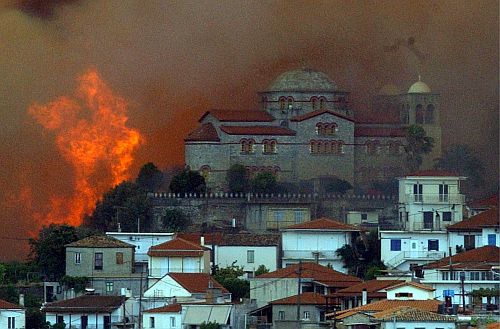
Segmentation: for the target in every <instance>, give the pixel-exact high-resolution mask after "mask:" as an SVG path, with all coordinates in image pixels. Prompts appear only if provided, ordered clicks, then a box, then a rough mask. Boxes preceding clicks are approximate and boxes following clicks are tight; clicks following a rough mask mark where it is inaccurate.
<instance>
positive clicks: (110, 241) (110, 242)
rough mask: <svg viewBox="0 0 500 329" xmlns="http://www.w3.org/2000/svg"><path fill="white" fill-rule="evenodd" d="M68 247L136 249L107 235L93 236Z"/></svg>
mask: <svg viewBox="0 0 500 329" xmlns="http://www.w3.org/2000/svg"><path fill="white" fill-rule="evenodd" d="M66 247H81V248H135V246H134V245H132V244H129V243H126V242H123V241H120V240H118V239H115V238H113V237H110V236H107V235H93V236H89V237H87V238H84V239H81V240H78V241H75V242H72V243H69V244H67V245H66Z"/></svg>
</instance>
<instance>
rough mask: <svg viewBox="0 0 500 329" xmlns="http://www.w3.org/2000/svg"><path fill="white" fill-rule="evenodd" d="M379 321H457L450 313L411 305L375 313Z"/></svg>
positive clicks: (374, 315)
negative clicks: (444, 313)
mask: <svg viewBox="0 0 500 329" xmlns="http://www.w3.org/2000/svg"><path fill="white" fill-rule="evenodd" d="M373 317H374V318H375V319H377V320H379V321H383V322H386V321H402V322H455V321H456V318H455V317H453V316H449V315H443V314H436V313H435V312H429V311H425V310H422V309H418V308H415V307H409V306H400V307H396V308H391V309H388V310H384V311H381V312H377V313H375V314H373Z"/></svg>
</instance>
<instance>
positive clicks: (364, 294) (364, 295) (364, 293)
mask: <svg viewBox="0 0 500 329" xmlns="http://www.w3.org/2000/svg"><path fill="white" fill-rule="evenodd" d="M366 304H368V292H367V291H366V289H364V288H363V291H362V292H361V305H366Z"/></svg>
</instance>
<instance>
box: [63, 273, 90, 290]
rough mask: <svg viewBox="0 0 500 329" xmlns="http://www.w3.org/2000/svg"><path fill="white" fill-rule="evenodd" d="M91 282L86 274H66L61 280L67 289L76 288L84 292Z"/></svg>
mask: <svg viewBox="0 0 500 329" xmlns="http://www.w3.org/2000/svg"><path fill="white" fill-rule="evenodd" d="M89 282H90V280H89V278H87V277H86V276H69V275H65V276H63V277H62V278H61V279H60V280H59V283H60V284H61V285H62V286H64V287H65V288H66V290H68V289H75V292H84V291H85V288H86V287H87V285H88V284H89Z"/></svg>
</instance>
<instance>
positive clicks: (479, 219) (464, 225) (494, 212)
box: [446, 208, 500, 232]
mask: <svg viewBox="0 0 500 329" xmlns="http://www.w3.org/2000/svg"><path fill="white" fill-rule="evenodd" d="M499 226H500V222H499V219H498V208H492V209H488V210H486V211H483V212H481V213H479V214H477V215H475V216H472V217H471V218H469V219H465V220H463V221H461V222H458V223H455V224H453V225H448V227H447V228H446V229H447V230H448V231H458V232H461V231H467V232H469V231H481V230H482V228H483V227H499Z"/></svg>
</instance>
